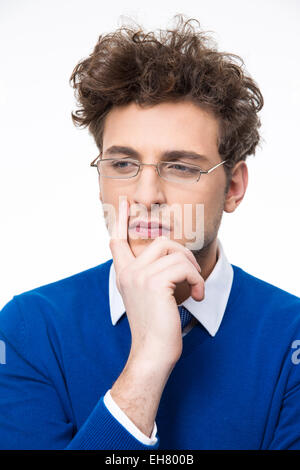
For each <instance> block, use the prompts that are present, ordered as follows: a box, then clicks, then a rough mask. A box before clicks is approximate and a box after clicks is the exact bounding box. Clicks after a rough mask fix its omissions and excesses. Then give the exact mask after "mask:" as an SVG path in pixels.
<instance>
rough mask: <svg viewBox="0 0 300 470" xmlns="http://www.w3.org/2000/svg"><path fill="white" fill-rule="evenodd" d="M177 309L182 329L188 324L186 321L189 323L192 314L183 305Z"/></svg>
mask: <svg viewBox="0 0 300 470" xmlns="http://www.w3.org/2000/svg"><path fill="white" fill-rule="evenodd" d="M178 310H179V316H180V321H181V330H183V329H184V327H185V326H186V325H188V323H190V321H191V319H192V318H193V316H192V315H191V314H190V312H189V311H188V310H187V309H186V308H185V307H184V306H183V305H181V306H180V307H178Z"/></svg>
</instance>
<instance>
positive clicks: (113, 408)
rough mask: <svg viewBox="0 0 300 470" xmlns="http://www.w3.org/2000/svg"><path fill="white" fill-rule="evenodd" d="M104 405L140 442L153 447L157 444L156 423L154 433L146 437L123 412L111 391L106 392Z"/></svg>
mask: <svg viewBox="0 0 300 470" xmlns="http://www.w3.org/2000/svg"><path fill="white" fill-rule="evenodd" d="M103 401H104V404H105V406H106V408H107V409H108V411H109V412H110V413H111V414H112V415H113V416H114V418H116V420H118V421H119V423H121V424H122V425H123V426H124V428H125V429H127V431H128V432H130V434H132V435H133V436H134V437H135V438H136V439H137V440H138V441H140V442H141V443H142V444H145V445H147V446H153V445H155V444H156V443H157V437H156V433H157V426H156V423H155V422H154V427H153V431H152V434H151V436H150V437H148V436H146V434H144V433H142V432H141V431H140V430H139V428H138V427H137V426H136V425H135V424H134V423H133V422H132V421H131V420H130V419H129V418H128V416H127V415H126V414H125V413H124V411H123V410H121V408H120V407H119V406H118V405H117V403H116V402H115V401H114V399H113V398H112V396H111V394H110V390H108V391H107V392H106V394H105V395H104V399H103Z"/></svg>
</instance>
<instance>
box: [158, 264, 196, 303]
mask: <svg viewBox="0 0 300 470" xmlns="http://www.w3.org/2000/svg"><path fill="white" fill-rule="evenodd" d="M184 281H187V283H188V284H189V285H190V287H191V296H192V297H193V299H195V300H196V301H200V300H203V299H204V288H205V284H204V279H203V278H202V277H201V276H200V274H199V272H198V271H197V270H196V269H195V268H194V266H192V265H190V264H189V265H187V264H185V265H183V264H182V265H179V264H176V265H174V266H172V269H171V273H170V268H166V269H164V270H163V271H161V272H159V273H158V274H157V275H156V282H157V284H158V285H162V284H164V285H166V283H167V284H168V283H169V284H170V290H172V293H173V292H174V289H175V287H176V284H179V283H180V282H184Z"/></svg>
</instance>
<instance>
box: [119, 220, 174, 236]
mask: <svg viewBox="0 0 300 470" xmlns="http://www.w3.org/2000/svg"><path fill="white" fill-rule="evenodd" d="M128 231H130V232H131V233H133V234H134V235H135V236H137V237H146V238H155V237H159V236H161V235H165V236H169V234H170V227H168V226H167V225H163V224H161V223H159V222H154V221H152V222H145V221H138V220H137V221H135V222H133V223H132V224H131V225H130V226H129V229H128Z"/></svg>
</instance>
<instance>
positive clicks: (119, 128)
mask: <svg viewBox="0 0 300 470" xmlns="http://www.w3.org/2000/svg"><path fill="white" fill-rule="evenodd" d="M218 132H219V123H218V120H217V119H216V118H215V117H214V116H213V115H212V113H210V112H208V111H207V110H204V109H202V108H201V107H200V106H198V105H196V104H194V103H192V102H190V101H182V102H166V103H160V104H157V105H154V106H147V107H141V106H139V105H137V104H136V103H130V104H128V105H123V106H115V107H113V108H112V109H111V111H110V112H109V113H108V115H107V117H106V119H105V123H104V132H103V151H105V149H106V148H108V147H110V146H112V145H124V146H125V145H127V146H130V147H132V148H135V149H136V150H137V151H138V152H140V153H144V152H154V153H159V152H163V151H166V150H170V149H172V150H176V149H180V150H183V149H186V150H193V151H196V152H199V153H201V154H203V155H209V156H211V157H215V156H216V155H218Z"/></svg>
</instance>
